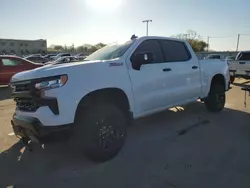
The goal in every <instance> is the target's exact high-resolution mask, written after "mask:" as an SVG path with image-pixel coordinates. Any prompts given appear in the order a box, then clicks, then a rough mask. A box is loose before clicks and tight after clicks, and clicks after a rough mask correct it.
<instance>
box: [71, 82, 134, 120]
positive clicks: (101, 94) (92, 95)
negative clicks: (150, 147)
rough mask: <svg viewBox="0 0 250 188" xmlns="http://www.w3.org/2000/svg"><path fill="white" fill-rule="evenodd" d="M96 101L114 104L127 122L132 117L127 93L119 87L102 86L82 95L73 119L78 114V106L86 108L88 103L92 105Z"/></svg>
mask: <svg viewBox="0 0 250 188" xmlns="http://www.w3.org/2000/svg"><path fill="white" fill-rule="evenodd" d="M98 102H107V103H112V104H114V105H116V106H117V107H118V108H119V109H120V110H122V112H123V113H125V115H126V118H128V120H129V123H130V121H131V119H132V118H133V112H132V104H131V101H130V100H129V97H128V95H127V94H126V93H125V91H123V90H122V89H120V88H115V87H111V88H102V89H97V90H94V91H91V92H89V93H88V94H87V95H85V96H84V97H82V99H81V100H80V102H79V103H78V105H77V108H76V113H75V120H76V117H77V115H78V114H79V109H80V108H82V107H83V108H85V109H86V108H87V107H88V106H89V105H93V104H95V103H98Z"/></svg>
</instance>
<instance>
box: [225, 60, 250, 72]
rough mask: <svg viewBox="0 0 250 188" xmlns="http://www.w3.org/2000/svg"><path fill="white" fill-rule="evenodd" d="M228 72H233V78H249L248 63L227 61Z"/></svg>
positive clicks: (249, 66)
mask: <svg viewBox="0 0 250 188" xmlns="http://www.w3.org/2000/svg"><path fill="white" fill-rule="evenodd" d="M228 63H229V70H230V71H234V74H232V76H233V75H235V76H250V61H245V60H239V61H237V60H232V61H228Z"/></svg>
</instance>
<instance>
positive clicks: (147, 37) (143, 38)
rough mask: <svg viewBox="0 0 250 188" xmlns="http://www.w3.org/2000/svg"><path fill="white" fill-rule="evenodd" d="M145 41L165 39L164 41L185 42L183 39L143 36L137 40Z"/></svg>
mask: <svg viewBox="0 0 250 188" xmlns="http://www.w3.org/2000/svg"><path fill="white" fill-rule="evenodd" d="M146 39H166V40H173V41H180V42H185V40H183V39H177V38H173V37H162V36H144V37H139V38H138V40H146Z"/></svg>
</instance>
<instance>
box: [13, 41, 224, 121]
mask: <svg viewBox="0 0 250 188" xmlns="http://www.w3.org/2000/svg"><path fill="white" fill-rule="evenodd" d="M147 39H167V40H176V39H171V38H165V37H141V38H139V39H136V41H135V42H134V43H133V44H132V46H130V48H129V49H128V50H127V51H126V53H125V54H124V55H123V56H122V57H121V58H118V59H114V60H108V61H86V62H78V63H69V64H61V65H48V66H44V67H41V68H37V69H34V70H31V71H25V72H21V73H18V74H16V75H14V76H13V78H12V81H21V80H29V79H35V78H41V77H48V76H55V75H62V74H67V75H68V82H67V83H66V84H65V85H64V86H63V87H61V88H57V89H51V90H47V91H46V93H45V95H46V96H48V97H56V98H57V99H58V103H59V115H54V114H53V113H52V112H51V111H50V109H49V108H48V107H40V108H39V109H38V110H37V111H36V112H32V113H28V112H22V111H18V110H16V113H17V114H19V115H23V116H28V117H36V118H38V119H39V120H40V121H41V123H42V124H43V125H45V126H57V125H63V124H69V123H73V122H74V117H75V112H76V109H77V106H78V103H79V102H80V100H81V99H82V98H83V97H84V96H86V95H87V94H88V93H90V92H92V91H95V90H99V89H104V88H119V89H121V90H122V91H124V93H125V94H126V95H127V97H128V100H129V105H130V111H131V112H133V115H134V118H139V117H142V116H146V115H148V114H152V113H155V112H158V111H162V110H165V109H167V108H170V107H173V106H176V105H182V104H185V103H188V102H192V101H195V100H197V99H198V98H204V97H206V96H207V95H208V92H209V90H210V84H211V80H212V78H213V76H214V75H216V74H222V75H223V76H224V78H225V82H226V83H228V82H229V72H228V65H227V63H226V62H225V61H220V60H202V61H198V59H197V57H196V55H195V53H194V52H193V50H192V49H191V47H190V45H189V44H188V43H186V42H185V41H184V42H185V43H186V45H187V47H188V50H189V51H190V53H191V55H192V58H191V59H190V60H189V61H187V62H173V63H171V62H168V63H161V64H148V65H143V66H142V67H141V70H140V71H137V70H134V69H132V66H131V62H130V56H131V54H132V53H133V52H134V50H135V49H136V47H137V46H138V45H139V44H140V43H141V42H143V41H144V40H147ZM178 41H179V40H178ZM110 63H122V65H121V66H110ZM192 66H197V67H198V68H197V69H192ZM164 68H171V69H172V71H170V72H163V71H162V69H164ZM227 87H228V85H227V84H226V88H225V89H226V90H227V89H228V88H227Z"/></svg>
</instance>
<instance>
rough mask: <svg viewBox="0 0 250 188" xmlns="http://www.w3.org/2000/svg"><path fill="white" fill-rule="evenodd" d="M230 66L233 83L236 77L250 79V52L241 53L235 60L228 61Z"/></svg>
mask: <svg viewBox="0 0 250 188" xmlns="http://www.w3.org/2000/svg"><path fill="white" fill-rule="evenodd" d="M228 64H229V71H230V81H231V83H233V82H234V80H235V78H236V77H242V78H245V79H249V78H250V51H242V52H239V53H238V55H237V56H236V58H235V60H230V61H228Z"/></svg>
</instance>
